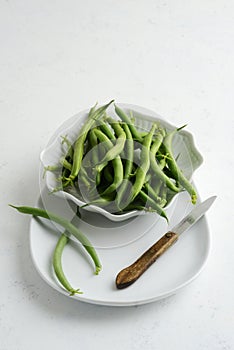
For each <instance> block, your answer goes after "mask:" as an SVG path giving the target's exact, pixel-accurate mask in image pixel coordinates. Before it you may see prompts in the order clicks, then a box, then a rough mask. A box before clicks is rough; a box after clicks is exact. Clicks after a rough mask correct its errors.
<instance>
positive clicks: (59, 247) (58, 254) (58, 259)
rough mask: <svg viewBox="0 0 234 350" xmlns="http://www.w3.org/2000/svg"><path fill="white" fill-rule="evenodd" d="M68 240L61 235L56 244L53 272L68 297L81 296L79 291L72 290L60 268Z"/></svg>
mask: <svg viewBox="0 0 234 350" xmlns="http://www.w3.org/2000/svg"><path fill="white" fill-rule="evenodd" d="M68 241H69V238H68V236H67V234H66V231H65V233H62V234H61V236H60V238H59V240H58V242H57V244H56V247H55V249H54V253H53V260H52V261H53V268H54V272H55V274H56V276H57V278H58V280H59V282H60V283H61V284H62V285H63V287H64V288H65V289H66V290H67V291H68V292H70V296H72V295H74V294H82V292H81V291H80V289H74V288H73V287H72V286H71V285H70V283H69V281H68V280H67V278H66V276H65V274H64V271H63V266H62V253H63V250H64V247H65V246H66V244H67V243H68Z"/></svg>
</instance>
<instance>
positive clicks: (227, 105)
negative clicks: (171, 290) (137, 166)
mask: <svg viewBox="0 0 234 350" xmlns="http://www.w3.org/2000/svg"><path fill="white" fill-rule="evenodd" d="M0 38H1V39H0V40H1V54H0V70H1V86H0V116H1V129H0V142H1V147H0V186H1V201H0V213H1V218H0V223H1V244H0V272H1V288H0V350H29V349H35V350H39V349H41V348H42V347H44V348H52V347H54V348H56V349H59V350H60V349H64V348H72V347H74V346H77V347H81V346H82V348H83V349H87V350H89V349H92V348H98V349H109V348H111V349H113V350H116V349H123V350H125V349H126V350H127V349H133V350H134V349H135V350H136V349H147V350H151V349H156V348H157V349H186V350H206V349H212V350H230V349H233V348H234V333H233V329H234V316H233V315H234V313H233V310H234V298H233V295H234V279H233V276H234V254H233V242H234V238H233V226H234V220H233V206H232V204H233V200H232V198H233V181H232V178H233V170H234V166H233V163H234V162H233V155H232V151H233V135H234V124H233V115H234V99H233V85H234V73H233V72H234V63H233V62H234V48H233V39H234V4H233V2H232V1H226V0H216V1H214V0H212V1H211V0H205V1H201V0H198V1H193V0H192V1H185V0H183V1H182V0H179V1H173V0H171V1H166V0H165V1H155V0H154V1H153V0H148V1H139V0H137V1H130V0H126V1H122V2H120V1H111V0H109V1H108V0H105V1H103V0H102V1H91V0H86V1H85V2H83V1H79V0H78V1H69V2H67V1H59V0H57V1H39V0H37V1H26V0H22V1H16V0H15V1H12V0H9V1H3V0H2V1H1V2H0ZM113 97H114V98H115V99H116V100H117V101H122V102H127V103H133V104H139V105H142V106H145V107H147V108H150V109H153V110H155V111H156V112H157V113H159V114H161V115H163V116H164V117H166V118H167V119H168V120H169V121H171V122H172V123H173V124H178V125H183V124H185V123H188V130H189V131H191V132H192V133H193V134H194V136H195V139H196V145H197V147H198V148H199V150H200V151H201V152H202V154H203V156H204V159H205V161H204V164H203V165H202V167H201V168H200V169H199V170H198V171H197V172H196V176H195V181H196V184H197V187H198V188H199V191H200V194H201V197H202V198H206V197H208V196H210V195H213V194H217V195H218V199H217V201H216V203H215V204H214V206H213V207H212V209H211V210H210V212H209V213H208V215H207V218H208V220H209V225H210V229H211V232H212V236H213V249H212V253H211V256H210V259H209V261H208V264H207V266H206V268H205V270H204V271H203V272H202V274H201V275H200V276H199V278H198V279H197V280H196V281H194V282H193V283H192V284H191V285H190V286H188V287H187V288H186V289H185V290H183V291H182V292H180V293H179V294H177V295H175V296H172V297H170V298H167V299H165V300H163V301H160V302H155V303H152V304H149V305H145V306H139V307H132V308H120V309H118V308H111V307H100V306H94V305H88V304H83V303H78V302H74V301H73V300H72V299H69V298H67V297H65V296H63V295H60V294H59V293H57V292H56V291H54V290H52V288H50V287H49V286H47V285H46V284H45V283H44V282H43V281H42V279H41V278H40V277H39V276H38V274H37V272H36V271H35V269H34V267H33V266H32V262H31V258H30V255H29V246H28V229H29V220H30V218H29V217H26V216H23V215H19V214H18V213H16V212H14V211H13V210H12V209H11V208H9V207H8V206H7V204H8V203H9V202H10V203H13V204H28V205H33V204H34V202H35V199H36V198H37V196H38V193H39V182H38V168H39V154H40V151H41V150H42V149H43V148H44V146H45V145H46V143H47V141H48V139H49V138H50V136H51V135H52V134H53V132H54V129H55V127H57V126H59V125H60V124H61V123H62V122H63V121H64V120H65V119H66V118H68V117H70V116H72V115H73V114H75V113H77V112H78V111H79V110H82V109H85V108H87V107H89V106H91V105H92V104H93V103H94V102H95V101H96V100H97V101H99V102H100V103H102V102H106V101H108V100H109V99H110V98H113Z"/></svg>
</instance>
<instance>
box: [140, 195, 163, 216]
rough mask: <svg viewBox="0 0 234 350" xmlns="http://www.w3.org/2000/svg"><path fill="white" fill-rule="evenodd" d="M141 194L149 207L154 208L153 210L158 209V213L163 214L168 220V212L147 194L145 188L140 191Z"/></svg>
mask: <svg viewBox="0 0 234 350" xmlns="http://www.w3.org/2000/svg"><path fill="white" fill-rule="evenodd" d="M139 196H140V197H141V198H142V199H143V200H144V201H145V202H146V205H148V206H149V208H152V209H153V210H155V211H157V213H158V214H159V215H160V216H162V217H163V218H164V219H166V220H167V222H168V217H167V214H166V212H165V211H164V210H163V208H162V207H161V206H160V205H159V204H158V203H156V202H155V201H154V200H153V199H152V198H150V196H149V195H148V194H146V193H145V192H144V191H143V190H141V191H140V192H139Z"/></svg>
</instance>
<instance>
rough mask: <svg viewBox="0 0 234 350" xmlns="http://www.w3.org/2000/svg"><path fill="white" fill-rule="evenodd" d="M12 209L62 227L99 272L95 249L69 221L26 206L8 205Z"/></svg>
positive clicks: (99, 266)
mask: <svg viewBox="0 0 234 350" xmlns="http://www.w3.org/2000/svg"><path fill="white" fill-rule="evenodd" d="M10 206H11V207H12V208H15V209H17V210H18V211H19V212H20V213H23V214H31V215H33V216H39V217H42V218H45V219H48V220H50V221H54V222H56V223H57V224H59V225H61V226H62V227H64V228H65V229H66V230H67V231H68V232H69V233H70V234H72V235H73V236H74V237H75V238H76V239H77V240H78V241H79V242H80V243H81V244H82V245H83V247H84V248H85V249H86V251H87V252H88V254H89V255H90V257H91V258H92V260H93V262H94V264H95V267H96V270H95V273H96V274H98V273H99V271H100V270H101V268H102V266H101V263H100V260H99V258H98V255H97V253H96V250H95V248H94V247H93V246H92V244H91V242H90V241H89V240H88V238H87V237H86V236H85V235H84V234H83V233H82V232H81V231H80V230H79V229H78V228H76V227H75V226H74V225H73V224H72V223H71V222H70V221H68V220H66V219H65V218H63V217H61V216H58V215H56V214H54V213H52V212H50V211H46V210H44V209H41V208H33V207H27V206H20V207H17V206H14V205H10Z"/></svg>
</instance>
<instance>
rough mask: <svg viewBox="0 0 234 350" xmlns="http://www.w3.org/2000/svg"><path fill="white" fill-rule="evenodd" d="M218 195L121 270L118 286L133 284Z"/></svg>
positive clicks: (199, 216)
mask: <svg viewBox="0 0 234 350" xmlns="http://www.w3.org/2000/svg"><path fill="white" fill-rule="evenodd" d="M215 199H216V196H212V197H210V198H208V199H206V200H205V201H204V202H202V203H200V204H198V205H196V207H195V208H194V209H192V210H191V212H190V213H189V214H188V215H186V216H185V217H184V218H183V219H182V220H181V221H180V222H179V223H178V224H177V225H176V226H174V227H173V228H172V229H171V230H170V231H168V232H167V233H165V234H164V236H162V237H161V238H160V239H159V240H158V241H157V242H156V243H154V244H153V245H152V246H151V247H150V248H149V249H148V250H147V251H146V252H145V253H144V254H143V255H142V256H141V257H140V258H139V259H137V260H136V261H135V262H134V263H133V264H132V265H130V266H128V267H126V268H124V269H123V270H121V271H120V272H119V273H118V275H117V277H116V287H117V288H118V289H123V288H126V287H128V286H130V285H131V284H133V283H134V282H135V281H136V280H137V279H138V278H139V277H140V276H141V275H142V274H143V273H144V272H145V271H146V270H147V269H148V268H149V267H150V266H151V265H152V264H153V263H154V262H155V261H156V260H157V259H158V258H159V257H160V256H161V255H162V254H163V253H164V252H165V251H166V250H167V249H168V248H170V247H171V246H172V244H173V243H175V242H176V241H177V240H178V238H179V236H180V235H181V233H183V232H184V231H186V230H188V229H189V228H190V227H191V226H193V225H194V224H195V223H196V222H197V221H198V220H199V219H200V218H201V217H202V216H203V215H204V214H205V212H206V211H207V210H208V209H209V208H210V206H211V205H212V204H213V202H214V200H215Z"/></svg>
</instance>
